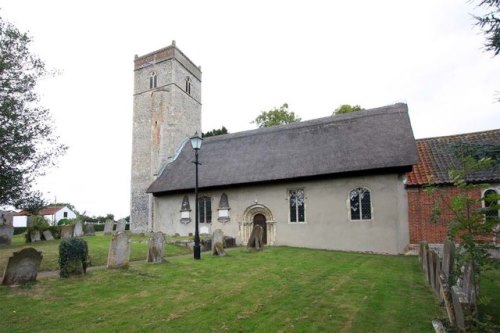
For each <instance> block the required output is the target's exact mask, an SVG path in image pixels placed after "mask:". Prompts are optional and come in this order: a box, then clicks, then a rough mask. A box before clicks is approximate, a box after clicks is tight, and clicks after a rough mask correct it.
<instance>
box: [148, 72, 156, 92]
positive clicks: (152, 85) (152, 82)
mask: <svg viewBox="0 0 500 333" xmlns="http://www.w3.org/2000/svg"><path fill="white" fill-rule="evenodd" d="M157 85H158V75H157V74H156V72H151V73H150V74H149V89H154V88H156V86H157Z"/></svg>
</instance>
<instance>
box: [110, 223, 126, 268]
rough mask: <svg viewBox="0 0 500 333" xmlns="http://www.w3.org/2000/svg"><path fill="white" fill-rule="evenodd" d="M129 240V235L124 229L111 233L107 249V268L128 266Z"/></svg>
mask: <svg viewBox="0 0 500 333" xmlns="http://www.w3.org/2000/svg"><path fill="white" fill-rule="evenodd" d="M130 242H131V240H130V235H129V234H128V233H126V232H124V231H121V232H117V233H116V234H114V235H113V237H112V238H111V244H110V245H109V251H108V268H120V267H128V262H129V257H130Z"/></svg>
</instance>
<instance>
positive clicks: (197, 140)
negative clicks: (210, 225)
mask: <svg viewBox="0 0 500 333" xmlns="http://www.w3.org/2000/svg"><path fill="white" fill-rule="evenodd" d="M202 141H203V139H202V138H201V137H200V136H199V135H198V132H196V133H194V135H193V136H192V137H191V146H192V147H193V149H194V156H195V160H194V162H193V163H194V164H195V166H196V182H195V186H194V197H195V209H194V211H195V213H194V225H195V229H194V249H193V250H194V259H198V260H199V259H200V258H201V255H200V254H201V250H200V232H199V231H198V223H199V222H198V165H199V164H200V163H199V162H198V150H200V148H201V143H202Z"/></svg>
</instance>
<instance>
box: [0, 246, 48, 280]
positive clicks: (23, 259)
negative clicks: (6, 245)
mask: <svg viewBox="0 0 500 333" xmlns="http://www.w3.org/2000/svg"><path fill="white" fill-rule="evenodd" d="M42 258H43V256H42V252H39V251H37V250H35V249H34V248H32V247H29V248H25V249H22V250H21V251H19V252H14V254H13V256H12V257H10V258H9V262H8V263H7V267H6V268H5V272H4V274H3V280H2V284H3V285H8V286H10V285H16V284H24V283H27V282H32V281H36V276H37V274H38V268H40V263H41V262H42Z"/></svg>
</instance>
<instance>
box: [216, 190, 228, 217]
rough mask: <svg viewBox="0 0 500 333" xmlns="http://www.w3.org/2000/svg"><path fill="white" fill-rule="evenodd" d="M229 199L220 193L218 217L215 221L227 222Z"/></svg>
mask: <svg viewBox="0 0 500 333" xmlns="http://www.w3.org/2000/svg"><path fill="white" fill-rule="evenodd" d="M230 209H231V208H229V200H228V199H227V194H226V193H222V195H221V196H220V201H219V218H218V219H217V221H219V222H222V223H225V222H229V220H230V218H229V210H230Z"/></svg>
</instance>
